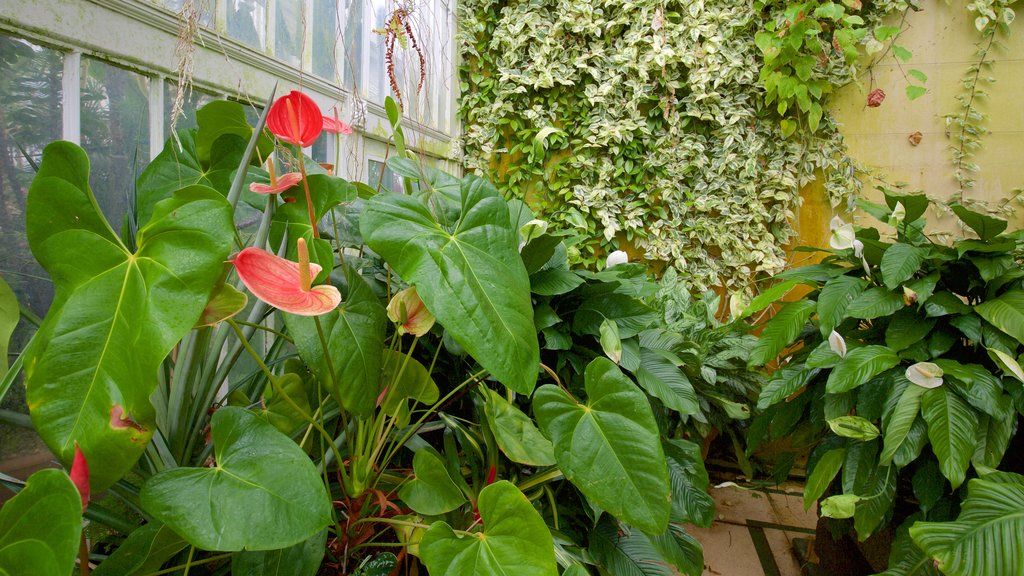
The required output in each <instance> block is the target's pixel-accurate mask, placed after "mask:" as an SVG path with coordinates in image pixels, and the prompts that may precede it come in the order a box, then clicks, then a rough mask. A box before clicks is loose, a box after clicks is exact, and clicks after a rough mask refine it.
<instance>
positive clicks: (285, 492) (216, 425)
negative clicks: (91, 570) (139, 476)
mask: <svg viewBox="0 0 1024 576" xmlns="http://www.w3.org/2000/svg"><path fill="white" fill-rule="evenodd" d="M211 427H212V430H213V432H212V433H213V447H214V458H215V462H216V465H215V466H214V467H213V468H175V469H171V470H165V471H164V472H161V473H159V474H157V475H156V476H153V477H152V478H150V479H149V480H148V481H147V482H146V484H145V485H144V486H143V488H142V493H141V496H140V497H141V501H142V506H143V508H144V509H145V510H146V512H147V513H149V514H151V515H152V516H153V517H154V518H156V519H158V520H160V521H161V522H163V523H164V524H165V525H167V526H169V527H171V528H172V529H173V530H174V531H175V532H177V533H178V534H180V535H181V536H182V537H183V538H185V540H187V541H188V542H189V543H190V544H192V545H194V546H196V547H198V548H202V549H204V550H222V551H236V550H243V549H245V550H276V549H280V548H284V547H288V546H292V545H294V544H297V543H299V542H302V541H304V540H306V539H308V538H310V537H311V536H312V535H314V534H316V533H318V532H319V531H320V530H321V529H322V528H323V527H325V526H326V525H327V524H329V523H330V522H331V505H330V504H331V503H330V500H329V499H328V496H327V492H326V490H325V488H324V485H323V482H322V480H321V479H320V476H319V475H318V474H317V471H316V467H314V466H313V463H312V462H310V460H309V458H308V457H307V456H306V454H305V453H304V452H303V451H302V449H300V448H299V447H298V446H297V445H296V444H295V443H294V442H292V441H291V440H290V439H289V438H288V437H287V436H284V435H283V434H281V433H280V432H278V431H277V430H276V429H275V428H274V427H273V426H272V425H271V424H269V423H267V422H266V421H265V420H263V419H262V418H260V417H259V416H257V415H256V414H253V413H252V412H249V411H248V410H245V409H243V408H236V407H230V406H229V407H224V408H221V409H219V410H218V411H217V412H216V413H215V414H214V415H213V419H212V421H211Z"/></svg>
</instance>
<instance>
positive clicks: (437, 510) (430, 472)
mask: <svg viewBox="0 0 1024 576" xmlns="http://www.w3.org/2000/svg"><path fill="white" fill-rule="evenodd" d="M412 467H413V473H414V474H415V476H414V477H413V478H412V479H411V480H409V481H408V482H406V483H405V484H403V485H402V488H401V489H400V490H399V492H398V495H399V496H400V497H401V498H402V500H403V501H404V502H405V503H406V504H408V505H409V507H410V508H412V509H413V510H415V511H416V512H417V513H418V514H423V515H425V516H438V515H441V514H444V513H445V512H451V511H452V510H454V509H456V508H458V507H459V506H462V505H463V504H464V503H465V502H466V496H465V495H463V493H462V491H460V490H459V487H458V486H456V485H455V482H453V481H452V478H451V476H450V475H449V474H448V470H447V469H446V468H445V465H444V461H443V460H441V458H440V457H439V456H438V455H437V454H435V453H434V452H432V451H431V450H427V449H424V450H418V451H417V452H416V455H415V456H414V457H413V460H412Z"/></svg>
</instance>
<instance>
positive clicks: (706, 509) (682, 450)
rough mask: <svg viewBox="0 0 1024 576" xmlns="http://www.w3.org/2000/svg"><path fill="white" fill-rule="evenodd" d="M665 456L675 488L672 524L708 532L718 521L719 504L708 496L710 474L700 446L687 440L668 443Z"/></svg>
mask: <svg viewBox="0 0 1024 576" xmlns="http://www.w3.org/2000/svg"><path fill="white" fill-rule="evenodd" d="M664 449H665V456H666V458H667V461H668V477H669V483H670V484H671V486H672V514H671V519H672V522H682V523H688V524H694V525H697V526H701V527H703V528H708V527H709V526H711V523H712V522H713V521H714V519H715V501H714V500H713V499H712V498H711V496H710V495H709V494H708V484H709V483H710V482H709V480H708V472H707V470H706V469H705V468H704V460H703V458H702V456H701V451H700V446H698V445H697V444H694V443H693V442H689V441H686V440H666V441H665V444H664Z"/></svg>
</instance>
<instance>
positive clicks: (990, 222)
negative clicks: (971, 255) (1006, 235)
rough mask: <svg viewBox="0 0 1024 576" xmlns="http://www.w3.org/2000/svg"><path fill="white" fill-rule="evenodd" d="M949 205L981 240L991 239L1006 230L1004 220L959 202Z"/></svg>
mask: <svg viewBox="0 0 1024 576" xmlns="http://www.w3.org/2000/svg"><path fill="white" fill-rule="evenodd" d="M950 207H951V208H952V209H953V212H956V215H957V217H958V218H960V220H961V221H962V222H963V223H964V224H967V225H968V226H969V227H970V228H971V230H974V231H975V232H976V233H977V234H978V237H979V238H981V239H982V240H991V239H992V238H994V237H996V236H998V235H999V234H1000V233H1002V231H1003V230H1006V226H1007V222H1006V220H1000V219H999V218H993V217H991V216H986V215H985V214H979V213H977V212H974V211H973V210H968V209H967V208H964V207H963V206H961V205H959V204H953V205H951V206H950Z"/></svg>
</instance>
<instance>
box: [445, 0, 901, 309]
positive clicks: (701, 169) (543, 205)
mask: <svg viewBox="0 0 1024 576" xmlns="http://www.w3.org/2000/svg"><path fill="white" fill-rule="evenodd" d="M755 4H756V5H755V6H752V5H751V2H749V1H746V0H714V1H713V2H712V1H710V0H709V1H694V2H678V1H675V2H673V1H666V0H639V1H636V2H619V1H611V0H590V1H578V0H571V1H570V0H533V1H531V2H525V1H515V0H506V1H501V0H466V1H465V2H461V3H460V4H459V9H460V13H459V23H460V33H459V39H460V49H461V52H462V61H463V64H462V71H461V74H462V75H461V80H462V100H461V109H462V113H463V116H464V118H465V123H466V125H465V134H464V135H463V152H464V155H465V160H466V164H467V166H468V167H469V168H470V169H472V170H476V171H477V172H480V173H485V174H487V176H488V177H489V178H490V179H491V180H493V181H495V182H496V183H497V185H498V187H499V189H500V190H501V191H502V192H503V194H505V195H506V196H517V197H525V198H527V199H528V200H529V201H530V202H531V204H532V205H533V207H534V208H535V209H537V210H538V211H539V212H540V214H541V216H540V217H544V218H549V219H552V220H556V221H561V222H563V223H565V224H568V225H570V226H573V227H576V228H577V229H579V230H580V231H581V232H583V234H584V236H585V237H586V238H587V240H585V241H584V242H583V243H582V244H580V245H579V248H580V257H581V259H582V260H583V261H585V262H588V263H590V264H594V263H596V262H598V261H599V260H600V259H602V257H603V255H604V254H605V253H607V252H609V251H611V250H614V249H616V248H625V247H628V246H632V247H635V248H637V249H639V250H640V251H642V252H644V254H645V257H646V258H647V259H649V260H657V261H663V262H666V263H668V264H669V265H671V266H673V267H675V268H676V269H677V270H679V271H680V272H682V273H683V274H684V276H685V277H686V279H688V281H689V282H690V283H691V287H692V288H695V289H704V288H706V287H707V286H711V285H723V286H725V287H727V288H728V289H730V290H740V289H743V288H745V287H746V286H747V285H748V283H749V281H750V278H751V276H752V275H753V274H757V273H761V272H766V273H771V272H775V271H778V270H781V269H782V267H783V265H784V264H785V252H784V250H783V248H782V247H783V246H784V245H785V244H786V243H787V242H788V241H789V240H790V238H791V236H792V235H793V229H792V227H791V224H790V220H791V219H792V218H793V217H794V213H795V211H796V209H797V207H798V205H799V202H800V196H799V189H800V187H801V186H802V185H804V184H806V183H808V182H809V181H811V180H812V179H814V177H815V174H816V173H817V174H818V176H819V177H821V176H822V175H824V188H825V190H826V191H827V193H828V196H829V198H830V200H831V202H832V203H833V205H836V206H837V205H839V204H840V203H842V202H843V201H844V199H846V198H848V197H849V196H850V195H851V194H852V193H854V192H856V186H857V184H856V182H855V180H854V179H853V166H852V162H851V161H850V160H849V159H848V158H847V157H846V156H845V154H844V150H845V147H844V145H843V142H842V139H841V137H840V136H839V134H838V131H837V130H836V126H835V125H834V123H833V122H832V120H831V119H830V118H829V117H828V115H827V114H826V115H825V116H824V118H822V119H821V120H820V125H819V126H818V127H817V130H811V129H809V128H807V126H808V125H809V124H811V123H810V122H809V121H807V114H803V115H798V116H794V113H793V111H790V112H789V113H788V116H792V117H793V118H794V119H792V120H786V119H785V118H782V117H780V116H779V109H778V106H777V105H776V104H775V103H772V104H771V105H766V104H765V91H764V90H763V89H762V88H761V86H760V85H759V75H760V71H761V68H762V65H763V63H764V62H763V56H762V52H761V50H760V49H759V48H758V46H757V45H756V44H755V41H754V37H755V34H756V33H757V32H758V31H761V30H763V29H765V25H766V23H768V22H774V21H781V22H782V23H783V25H785V18H786V16H785V15H784V12H785V10H786V9H787V8H788V7H790V6H789V3H779V2H755ZM808 4H809V5H811V4H813V6H810V7H809V8H808V9H809V10H810V11H811V12H813V11H814V8H815V7H816V6H818V5H819V4H821V3H819V2H809V3H808ZM827 4H829V5H830V6H832V7H833V9H832V12H836V13H841V12H842V11H843V10H844V9H843V8H842V7H840V6H838V5H835V4H832V3H831V2H828V3H827ZM860 4H861V3H860V2H856V3H855V6H856V7H848V8H846V10H848V11H849V12H851V13H852V12H853V11H855V10H856V11H857V14H860V15H861V16H863V20H861V19H860V18H859V17H858V18H856V19H853V20H851V22H854V23H856V22H857V21H858V20H861V24H855V26H856V27H858V28H860V29H861V30H864V31H866V30H867V29H870V28H869V27H870V26H873V25H874V24H875V23H876V22H877V19H878V17H879V16H881V15H882V14H884V13H886V12H889V11H891V10H893V9H895V8H896V4H897V3H895V2H881V3H876V4H877V5H871V6H863V7H862V6H860ZM848 6H854V4H851V5H848ZM811 12H809V13H811ZM868 12H870V14H868ZM830 25H831V26H832V28H831V29H829V26H830ZM847 25H848V24H846V23H843V22H841V21H839V20H836V21H834V22H830V23H829V22H826V23H824V24H822V26H823V27H824V30H823V31H822V34H821V36H822V38H823V40H824V42H823V43H821V46H820V49H821V54H822V56H820V57H817V56H816V59H815V62H817V63H818V64H816V65H815V66H814V67H813V69H812V70H811V71H810V72H809V74H810V76H809V77H808V78H807V79H806V82H807V84H811V83H816V84H817V85H821V84H825V85H834V84H843V83H846V82H849V81H850V80H851V79H852V78H853V74H854V73H855V70H856V69H855V68H854V66H855V65H854V64H852V63H849V62H848V60H849V59H848V56H847V55H846V54H844V51H842V50H833V49H832V48H830V46H831V45H832V43H831V42H829V36H831V35H832V33H833V30H839V29H840V28H841V27H842V26H847ZM773 26H774V24H773ZM850 26H854V25H850ZM857 33H860V32H857ZM850 43H851V44H852V43H853V40H851V41H850ZM844 47H845V46H844ZM810 52H811V53H813V50H811V51H810ZM794 74H795V72H794ZM793 108H794V109H795V108H796V106H793ZM784 112H785V111H784ZM780 119H781V120H782V121H781V122H780ZM792 122H797V123H799V125H800V129H798V130H796V132H795V134H793V135H792V136H790V137H789V138H783V134H782V127H783V126H787V127H790V128H791V127H792ZM814 123H817V120H815V122H814ZM787 131H789V130H787Z"/></svg>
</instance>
